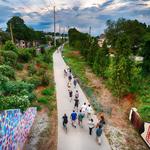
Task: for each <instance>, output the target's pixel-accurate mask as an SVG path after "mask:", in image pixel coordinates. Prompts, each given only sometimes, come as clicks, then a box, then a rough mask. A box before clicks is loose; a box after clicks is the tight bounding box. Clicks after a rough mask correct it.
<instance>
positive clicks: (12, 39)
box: [10, 23, 14, 44]
mask: <svg viewBox="0 0 150 150" xmlns="http://www.w3.org/2000/svg"><path fill="white" fill-rule="evenodd" d="M10 34H11V41H12V43H13V44H14V37H13V31H12V25H11V23H10Z"/></svg>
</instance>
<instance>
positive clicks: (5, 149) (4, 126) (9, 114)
mask: <svg viewBox="0 0 150 150" xmlns="http://www.w3.org/2000/svg"><path fill="white" fill-rule="evenodd" d="M36 113H37V110H36V108H28V109H27V110H26V112H25V113H23V114H22V113H21V111H20V109H11V110H5V111H2V112H0V150H18V149H20V150H21V149H22V148H23V145H24V143H25V141H26V139H27V136H28V134H29V132H30V128H31V126H32V124H33V122H34V118H35V116H36Z"/></svg>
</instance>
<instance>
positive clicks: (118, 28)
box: [105, 18, 147, 54]
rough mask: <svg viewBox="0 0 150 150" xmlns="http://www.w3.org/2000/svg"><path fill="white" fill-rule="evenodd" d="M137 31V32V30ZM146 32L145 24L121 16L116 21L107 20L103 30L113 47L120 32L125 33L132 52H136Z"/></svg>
mask: <svg viewBox="0 0 150 150" xmlns="http://www.w3.org/2000/svg"><path fill="white" fill-rule="evenodd" d="M137 31H138V32H137ZM146 32H147V26H146V24H143V23H140V22H138V21H137V20H126V19H123V18H120V19H118V20H117V21H111V20H108V21H107V29H106V30H105V34H106V38H107V42H108V44H110V45H111V46H112V48H114V47H115V44H116V41H117V39H118V38H119V35H120V33H125V34H126V35H128V38H129V40H130V42H131V50H132V53H134V54H136V53H137V52H138V50H139V48H140V47H141V46H142V43H143V42H144V35H145V34H146Z"/></svg>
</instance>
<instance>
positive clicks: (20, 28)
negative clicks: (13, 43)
mask: <svg viewBox="0 0 150 150" xmlns="http://www.w3.org/2000/svg"><path fill="white" fill-rule="evenodd" d="M10 26H11V27H12V31H13V36H14V39H15V40H26V41H33V40H38V41H40V42H41V43H42V44H45V43H46V38H45V34H44V32H43V31H35V30H34V29H32V28H30V27H28V26H27V25H26V24H25V22H24V20H23V19H22V18H20V17H18V16H14V17H12V18H11V19H10V20H8V22H7V30H6V31H8V32H10Z"/></svg>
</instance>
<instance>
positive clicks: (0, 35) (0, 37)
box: [0, 31, 10, 44]
mask: <svg viewBox="0 0 150 150" xmlns="http://www.w3.org/2000/svg"><path fill="white" fill-rule="evenodd" d="M8 40H10V35H9V34H8V33H7V32H3V31H0V44H1V43H2V44H4V43H5V42H6V41H8Z"/></svg>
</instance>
